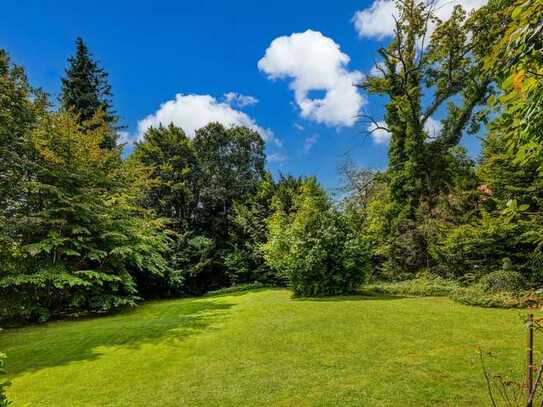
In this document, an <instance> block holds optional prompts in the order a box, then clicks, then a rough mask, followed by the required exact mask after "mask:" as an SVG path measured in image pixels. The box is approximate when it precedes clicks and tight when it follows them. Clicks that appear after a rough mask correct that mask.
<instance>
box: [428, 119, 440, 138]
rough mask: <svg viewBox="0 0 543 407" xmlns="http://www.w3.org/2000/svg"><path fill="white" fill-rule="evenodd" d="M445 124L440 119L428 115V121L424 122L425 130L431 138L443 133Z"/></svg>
mask: <svg viewBox="0 0 543 407" xmlns="http://www.w3.org/2000/svg"><path fill="white" fill-rule="evenodd" d="M442 127H443V125H442V124H441V122H440V121H439V120H435V119H433V118H432V117H428V119H427V120H426V123H424V131H425V132H426V134H428V136H429V137H430V138H436V137H438V136H439V134H440V133H441V128H442Z"/></svg>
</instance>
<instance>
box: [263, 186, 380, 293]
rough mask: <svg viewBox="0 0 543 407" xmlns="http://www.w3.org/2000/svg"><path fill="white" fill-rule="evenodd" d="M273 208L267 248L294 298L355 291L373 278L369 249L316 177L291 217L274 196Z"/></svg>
mask: <svg viewBox="0 0 543 407" xmlns="http://www.w3.org/2000/svg"><path fill="white" fill-rule="evenodd" d="M274 207H275V212H274V214H273V215H272V216H271V217H270V219H269V223H268V227H269V239H268V241H267V242H266V243H265V244H264V245H263V246H262V250H263V252H264V257H265V259H266V262H267V263H268V265H269V266H270V267H271V268H272V269H273V270H275V271H276V272H277V273H279V274H280V275H281V276H283V277H284V278H286V279H287V281H288V284H289V286H290V287H291V288H292V289H293V291H294V294H295V295H299V296H315V295H336V294H342V293H346V292H351V291H353V290H354V289H355V288H357V287H358V285H359V284H361V283H362V282H364V281H366V280H367V279H368V278H369V275H370V271H371V268H370V264H369V257H368V251H367V248H366V245H365V244H364V243H363V241H362V240H361V239H360V238H359V237H358V236H357V233H354V230H353V229H352V228H351V227H350V226H351V225H350V224H349V222H347V220H346V219H345V218H344V217H343V216H342V214H341V213H339V212H338V211H337V210H335V209H334V208H333V207H332V205H331V202H330V200H329V198H328V196H327V195H326V192H325V191H324V190H323V189H322V188H321V187H320V186H319V185H318V184H317V183H316V180H315V179H314V178H308V179H306V180H304V181H303V185H302V188H301V191H300V192H299V193H298V194H296V196H295V200H294V208H293V211H292V212H291V213H287V212H286V211H285V210H284V207H283V205H282V204H281V202H280V201H279V200H278V199H276V198H275V197H274Z"/></svg>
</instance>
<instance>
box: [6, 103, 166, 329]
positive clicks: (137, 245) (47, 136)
mask: <svg viewBox="0 0 543 407" xmlns="http://www.w3.org/2000/svg"><path fill="white" fill-rule="evenodd" d="M85 129H86V130H85ZM108 132H109V127H108V125H107V123H106V122H105V121H104V120H103V119H102V117H101V116H100V114H98V115H97V116H96V117H95V118H94V119H93V120H92V123H86V122H85V123H84V126H82V127H81V126H80V125H79V123H78V122H77V121H76V120H75V118H74V117H72V115H71V114H70V113H68V112H61V113H54V114H49V115H46V116H44V117H43V118H42V119H41V120H40V122H39V123H38V124H37V126H36V128H35V129H34V130H33V131H32V133H31V135H30V141H31V146H32V148H33V151H34V157H35V159H34V161H33V165H32V167H31V168H30V169H31V172H32V173H33V177H32V178H31V179H28V180H25V182H24V189H25V191H26V192H25V195H24V197H23V199H22V201H21V205H22V207H21V209H20V210H19V211H18V212H17V213H16V214H15V215H14V216H12V217H10V218H9V219H7V220H6V223H7V228H8V230H11V231H12V234H11V236H12V239H11V240H10V241H9V242H8V245H7V246H6V247H5V248H4V249H5V254H4V256H3V257H4V258H3V259H2V260H3V261H2V263H1V264H0V320H2V321H11V320H16V321H43V320H46V319H48V318H50V317H51V316H52V315H58V314H64V313H70V312H80V311H96V312H98V311H100V312H104V311H108V310H111V309H115V308H119V307H122V306H127V305H134V304H135V303H136V301H137V300H138V299H139V297H138V287H137V285H136V277H137V276H138V275H141V274H146V275H156V276H164V275H165V273H166V270H167V264H166V262H165V259H164V258H163V256H162V253H163V252H164V251H165V249H166V244H167V238H166V235H165V234H164V233H163V231H162V229H163V225H162V222H161V221H160V220H159V219H156V218H154V217H153V216H152V213H150V212H149V211H147V210H145V209H142V208H140V207H138V206H137V202H138V200H139V191H140V190H141V183H142V182H145V181H146V179H147V176H148V174H147V173H146V169H145V168H142V167H138V166H136V165H134V163H132V162H127V163H123V162H122V161H121V160H120V158H119V154H120V152H119V151H118V150H117V149H111V150H104V149H102V148H101V147H100V143H101V142H102V140H103V138H104V136H105V135H106V134H108Z"/></svg>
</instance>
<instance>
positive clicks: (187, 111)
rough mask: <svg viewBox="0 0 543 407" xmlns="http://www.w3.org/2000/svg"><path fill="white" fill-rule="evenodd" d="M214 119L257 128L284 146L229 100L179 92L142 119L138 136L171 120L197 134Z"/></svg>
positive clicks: (192, 135) (227, 124)
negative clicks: (228, 101) (223, 100)
mask: <svg viewBox="0 0 543 407" xmlns="http://www.w3.org/2000/svg"><path fill="white" fill-rule="evenodd" d="M211 122H219V123H221V124H223V125H224V126H227V127H231V126H246V127H249V128H251V129H253V130H255V131H257V132H258V133H259V134H260V135H261V136H262V138H263V139H264V140H266V141H269V142H273V143H275V144H276V145H279V146H280V145H281V141H280V140H278V139H276V138H275V137H274V134H273V132H272V131H271V130H270V129H264V128H262V127H260V126H259V125H257V123H256V121H255V120H254V119H253V118H252V117H250V116H248V115H247V114H246V113H244V112H241V111H239V110H236V109H234V108H233V107H232V106H231V105H230V104H229V103H226V102H219V101H217V99H215V98H214V97H213V96H210V95H194V94H193V95H182V94H177V95H176V96H175V99H174V100H169V101H167V102H165V103H163V104H161V105H160V108H159V109H158V110H157V111H156V112H155V113H153V114H150V115H149V116H147V117H145V118H144V119H142V120H140V121H139V122H138V135H137V139H138V140H141V139H142V138H143V135H144V133H145V131H146V130H147V129H148V128H149V127H151V126H153V127H158V126H159V125H160V124H162V125H164V126H167V125H169V124H170V123H173V124H175V125H176V126H179V127H181V128H182V129H183V130H184V131H185V133H186V134H187V136H189V137H194V134H195V131H196V130H197V129H199V128H201V127H204V126H206V125H207V124H209V123H211Z"/></svg>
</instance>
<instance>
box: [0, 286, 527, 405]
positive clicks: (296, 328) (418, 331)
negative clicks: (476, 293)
mask: <svg viewBox="0 0 543 407" xmlns="http://www.w3.org/2000/svg"><path fill="white" fill-rule="evenodd" d="M524 313H525V312H524ZM524 313H523V312H522V311H518V310H516V311H515V310H497V309H482V308H476V307H468V306H463V305H459V304H456V303H454V302H452V301H450V300H448V299H445V298H397V297H387V296H374V297H356V296H352V297H334V298H326V299H310V300H299V299H293V298H291V294H290V292H289V291H287V290H280V289H276V290H273V289H261V290H255V291H248V292H240V293H232V294H226V295H216V296H209V297H203V298H197V299H180V300H170V301H160V302H150V303H147V304H146V305H144V306H141V307H140V308H138V309H136V310H134V311H131V312H128V313H123V314H118V315H113V316H108V317H102V318H94V319H87V320H79V321H59V322H53V323H48V324H45V325H42V326H34V327H27V328H23V329H16V330H7V331H3V332H2V333H0V351H4V352H5V353H7V354H8V357H9V360H8V370H9V372H10V378H11V379H12V382H13V385H12V386H11V387H10V388H9V391H8V395H9V396H10V397H11V398H12V399H13V401H14V407H19V406H26V405H28V406H55V407H57V406H253V405H254V406H257V405H258V406H265V405H278V406H435V405H437V406H487V405H489V402H488V398H487V395H486V390H485V384H484V379H483V376H482V373H481V366H480V362H479V356H478V353H477V352H476V345H481V346H482V347H483V348H484V349H485V350H486V351H492V352H493V353H494V354H495V356H496V357H495V358H493V359H492V360H490V361H489V364H490V365H491V366H492V368H493V370H496V371H497V370H500V371H506V370H509V369H511V368H520V367H521V366H522V358H523V351H524V348H523V345H524V328H523V325H522V315H523V314H524Z"/></svg>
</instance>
